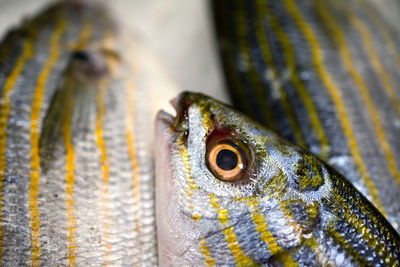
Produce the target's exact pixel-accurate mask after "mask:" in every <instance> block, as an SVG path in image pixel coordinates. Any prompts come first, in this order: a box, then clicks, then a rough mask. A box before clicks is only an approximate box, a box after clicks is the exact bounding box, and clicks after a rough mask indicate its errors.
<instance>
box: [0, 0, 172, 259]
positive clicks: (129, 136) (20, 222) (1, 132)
mask: <svg viewBox="0 0 400 267" xmlns="http://www.w3.org/2000/svg"><path fill="white" fill-rule="evenodd" d="M174 89H175V87H174V85H173V83H172V82H171V81H170V80H169V79H168V78H167V77H166V75H164V73H163V71H162V68H161V67H160V66H159V65H158V63H157V61H156V60H155V59H154V58H153V57H152V56H151V55H150V53H149V52H148V51H147V50H146V49H145V48H144V47H143V46H142V45H141V44H140V43H139V42H138V41H137V40H136V39H134V38H132V36H131V35H130V34H128V33H126V32H125V31H124V30H123V29H121V28H120V27H119V25H118V24H116V22H115V21H114V20H113V18H112V17H111V16H110V15H109V14H108V12H107V10H106V9H105V8H104V7H101V6H99V5H98V4H96V3H88V2H85V1H64V2H61V3H57V4H55V5H53V6H51V7H49V8H48V9H46V10H44V11H43V12H42V13H41V14H40V15H38V16H37V17H34V18H31V19H28V20H26V21H24V23H23V25H22V26H20V27H19V28H16V29H15V30H13V31H12V32H11V33H10V34H8V35H7V36H6V37H5V39H4V40H3V41H2V42H1V44H0V97H1V99H0V265H4V266H27V265H31V266H39V265H40V266H64V265H65V266H66V265H69V266H75V265H76V266H101V265H107V264H109V265H125V266H128V265H129V266H132V265H137V264H141V266H154V265H156V264H157V253H156V235H155V218H154V189H153V188H154V171H153V160H152V158H153V156H152V148H151V147H152V144H151V139H152V138H151V135H152V133H153V130H152V129H153V121H152V120H153V118H154V114H155V112H156V110H157V109H158V108H159V106H158V104H157V103H158V100H157V97H159V98H160V99H164V98H169V97H170V96H169V95H168V92H171V91H173V93H172V94H175V91H174ZM154 90H160V91H159V92H158V93H157V94H155V93H154ZM164 95H166V96H164Z"/></svg>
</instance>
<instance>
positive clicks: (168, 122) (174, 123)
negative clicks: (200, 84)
mask: <svg viewBox="0 0 400 267" xmlns="http://www.w3.org/2000/svg"><path fill="white" fill-rule="evenodd" d="M170 103H171V105H172V107H173V108H174V109H175V112H176V115H175V116H173V115H172V114H169V113H167V112H165V111H163V110H160V111H159V112H158V114H157V118H156V122H157V125H158V124H159V123H162V124H164V127H166V126H168V128H169V129H170V131H172V133H175V134H179V133H185V132H187V130H188V123H187V121H188V110H189V107H190V105H191V104H192V101H191V100H190V93H188V92H183V93H181V94H179V95H178V96H177V97H175V98H173V99H172V100H171V101H170Z"/></svg>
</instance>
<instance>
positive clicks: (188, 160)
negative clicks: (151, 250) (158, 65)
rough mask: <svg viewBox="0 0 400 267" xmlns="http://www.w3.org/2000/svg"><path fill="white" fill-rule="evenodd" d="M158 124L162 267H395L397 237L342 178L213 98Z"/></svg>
mask: <svg viewBox="0 0 400 267" xmlns="http://www.w3.org/2000/svg"><path fill="white" fill-rule="evenodd" d="M173 103H174V105H175V107H176V110H177V115H176V116H175V118H174V117H172V116H171V115H169V114H168V113H165V112H160V113H159V114H158V116H157V124H156V133H157V135H156V143H157V146H156V149H157V152H156V168H157V171H156V172H157V175H156V196H157V198H156V214H157V216H156V218H157V231H158V242H159V243H158V247H159V251H158V253H159V261H160V264H161V265H163V266H282V265H284V266H399V265H400V260H399V259H400V236H399V235H398V233H397V232H396V230H394V228H393V227H392V226H391V225H390V224H389V222H388V221H387V220H386V219H385V218H384V217H383V216H382V214H381V213H380V212H379V211H378V210H377V209H376V208H375V207H374V206H373V205H372V204H371V203H370V202H369V201H368V200H367V199H366V198H365V197H364V196H363V195H362V194H361V193H359V191H357V190H356V189H355V188H354V187H353V185H352V184H351V183H349V181H348V180H347V179H345V178H344V177H343V176H342V175H340V174H339V173H338V172H337V171H335V170H334V169H333V168H331V167H329V166H328V165H326V164H324V163H322V162H321V161H319V160H318V159H317V158H316V157H314V156H313V155H312V154H311V153H309V152H306V151H305V150H303V149H300V148H298V147H297V146H295V145H293V144H290V143H289V142H288V141H286V140H285V139H282V138H281V137H279V136H277V135H276V134H274V133H273V132H272V131H270V130H267V129H266V128H264V127H263V126H261V125H260V124H258V123H255V122H253V121H252V120H250V119H249V118H248V117H246V116H245V115H243V114H241V113H239V112H238V111H236V110H234V109H233V108H231V107H228V106H226V105H224V104H222V103H220V102H218V101H216V100H214V99H212V98H210V97H206V96H204V95H201V94H193V93H184V94H182V95H180V96H179V97H178V98H177V99H176V100H175V101H173Z"/></svg>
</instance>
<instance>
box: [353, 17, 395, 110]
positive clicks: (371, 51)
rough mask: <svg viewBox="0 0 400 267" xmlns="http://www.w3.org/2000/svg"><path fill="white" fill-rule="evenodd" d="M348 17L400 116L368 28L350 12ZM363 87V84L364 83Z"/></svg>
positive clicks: (393, 93) (392, 89)
mask: <svg viewBox="0 0 400 267" xmlns="http://www.w3.org/2000/svg"><path fill="white" fill-rule="evenodd" d="M347 14H348V16H349V17H350V21H351V22H352V23H353V25H354V27H355V28H356V29H357V31H358V32H359V33H360V35H361V39H362V43H363V45H364V47H365V49H366V51H367V55H368V56H369V59H370V61H371V64H372V67H373V68H374V70H375V71H376V72H377V74H378V77H379V78H380V79H381V81H382V85H383V88H384V89H385V91H386V93H387V94H388V96H389V98H390V100H391V101H392V106H393V107H394V109H395V110H396V112H397V114H398V115H399V116H400V103H399V101H398V100H397V96H396V92H395V89H394V87H393V84H392V82H391V80H390V78H389V75H388V74H387V73H388V72H387V71H386V70H385V69H384V67H383V66H382V64H381V61H380V59H379V56H378V54H377V52H376V49H375V47H374V44H373V42H372V37H371V34H370V33H369V31H368V28H367V27H366V26H365V25H364V23H363V22H362V21H361V20H360V19H359V18H358V17H357V16H355V15H354V14H353V13H352V12H347ZM364 86H365V83H364Z"/></svg>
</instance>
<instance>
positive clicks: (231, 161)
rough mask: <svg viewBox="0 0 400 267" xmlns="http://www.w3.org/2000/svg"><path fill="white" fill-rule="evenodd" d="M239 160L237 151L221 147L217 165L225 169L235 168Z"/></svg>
mask: <svg viewBox="0 0 400 267" xmlns="http://www.w3.org/2000/svg"><path fill="white" fill-rule="evenodd" d="M238 162H239V159H238V156H237V155H236V154H235V152H233V151H231V150H229V149H221V150H220V151H219V152H218V155H217V165H218V167H219V168H221V169H222V170H224V171H229V170H233V169H235V168H236V166H237V164H238Z"/></svg>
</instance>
